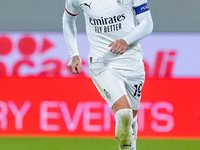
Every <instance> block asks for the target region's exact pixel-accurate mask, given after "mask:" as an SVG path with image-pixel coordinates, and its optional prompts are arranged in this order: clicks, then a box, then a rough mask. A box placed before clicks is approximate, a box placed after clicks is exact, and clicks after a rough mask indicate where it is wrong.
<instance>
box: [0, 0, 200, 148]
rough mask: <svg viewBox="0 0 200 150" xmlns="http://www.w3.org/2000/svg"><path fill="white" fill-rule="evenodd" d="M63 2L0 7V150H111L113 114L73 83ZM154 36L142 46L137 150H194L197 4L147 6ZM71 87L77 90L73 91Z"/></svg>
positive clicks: (78, 81)
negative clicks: (63, 26) (141, 80)
mask: <svg viewBox="0 0 200 150" xmlns="http://www.w3.org/2000/svg"><path fill="white" fill-rule="evenodd" d="M64 3H65V1H64V0H59V1H49V0H40V1H33V0H17V1H13V0H6V1H5V0H0V85H1V86H0V149H1V150H11V149H12V150H13V149H14V150H36V149H40V150H47V149H48V150H68V149H70V150H78V149H82V150H86V149H87V150H92V149H95V150H100V149H105V150H111V149H113V150H114V149H118V148H117V145H116V141H115V139H114V123H115V122H114V118H113V114H112V111H111V110H110V108H109V107H108V105H107V104H106V103H105V102H104V101H103V99H102V98H101V96H100V95H99V94H98V92H97V91H96V89H95V87H94V86H93V84H92V82H91V79H90V77H89V74H88V69H87V67H88V63H87V54H88V51H89V44H88V41H87V37H86V34H85V23H84V17H83V14H82V13H80V15H79V16H78V18H77V28H78V47H79V50H80V56H81V57H82V60H83V72H82V73H81V74H79V75H76V76H72V75H71V74H70V73H69V70H68V69H67V63H68V61H69V59H70V56H69V53H68V50H67V46H66V43H65V41H64V38H63V35H62V14H63V11H64ZM148 3H149V7H150V10H151V13H152V17H153V21H154V31H153V33H152V34H151V35H150V36H148V37H146V38H145V39H143V40H142V41H141V43H142V47H143V50H144V53H145V55H144V64H145V69H146V73H147V74H146V83H145V85H144V89H143V96H142V101H141V106H140V111H139V117H138V123H139V134H138V143H137V149H138V150H158V149H159V150H160V149H161V150H200V92H199V89H200V59H199V58H200V19H199V14H200V9H199V6H200V1H199V0H192V1H186V0H176V1H174V0H167V1H164V0H159V1H152V0H149V1H148ZM77 87H78V88H77Z"/></svg>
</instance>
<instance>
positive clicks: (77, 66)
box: [67, 56, 82, 74]
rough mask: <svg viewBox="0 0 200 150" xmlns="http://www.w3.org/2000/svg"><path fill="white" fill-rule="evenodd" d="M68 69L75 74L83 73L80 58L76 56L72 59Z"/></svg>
mask: <svg viewBox="0 0 200 150" xmlns="http://www.w3.org/2000/svg"><path fill="white" fill-rule="evenodd" d="M67 66H68V68H69V70H70V71H71V73H73V74H78V73H80V72H81V69H82V62H81V58H80V57H79V56H74V57H72V58H71V59H70V61H69V63H68V65H67Z"/></svg>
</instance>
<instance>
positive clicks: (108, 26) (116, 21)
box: [89, 14, 126, 33]
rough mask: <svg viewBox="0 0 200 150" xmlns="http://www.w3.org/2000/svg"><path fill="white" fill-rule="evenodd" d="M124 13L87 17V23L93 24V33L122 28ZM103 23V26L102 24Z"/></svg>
mask: <svg viewBox="0 0 200 150" xmlns="http://www.w3.org/2000/svg"><path fill="white" fill-rule="evenodd" d="M125 19H126V17H125V14H121V15H117V16H113V17H107V18H106V17H101V18H98V19H96V18H89V23H90V24H91V25H93V26H95V33H103V32H104V33H106V32H112V31H118V30H121V29H122V24H121V23H120V22H121V21H123V20H125ZM102 25H103V26H102Z"/></svg>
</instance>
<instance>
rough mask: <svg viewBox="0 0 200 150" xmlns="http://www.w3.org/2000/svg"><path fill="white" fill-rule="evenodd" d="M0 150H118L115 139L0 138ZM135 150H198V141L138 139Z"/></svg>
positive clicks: (199, 141)
mask: <svg viewBox="0 0 200 150" xmlns="http://www.w3.org/2000/svg"><path fill="white" fill-rule="evenodd" d="M0 150H118V147H117V144H116V141H115V139H96V138H95V139H89V138H30V137H27V138H26V137H23V138H22V137H20V138H14V137H12V138H11V137H1V138H0ZM137 150H200V140H158V139H157V140H156V139H151V140H150V139H138V141H137Z"/></svg>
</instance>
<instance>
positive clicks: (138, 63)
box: [63, 0, 153, 150]
mask: <svg viewBox="0 0 200 150" xmlns="http://www.w3.org/2000/svg"><path fill="white" fill-rule="evenodd" d="M80 11H83V13H84V16H85V23H86V32H87V36H88V39H89V43H90V51H89V55H88V62H89V72H90V76H91V78H92V80H93V82H94V84H95V86H96V87H97V89H98V91H99V92H100V94H101V95H102V97H103V98H104V99H105V100H106V102H107V103H108V104H109V105H110V107H111V108H112V110H113V112H114V114H115V120H116V126H115V136H116V139H117V143H118V146H119V149H120V150H136V139H137V113H138V109H139V104H140V99H141V91H142V87H143V84H144V79H145V71H144V64H143V62H142V55H143V52H142V49H141V46H140V42H139V40H140V39H142V38H144V37H146V36H147V35H149V34H150V33H151V32H152V30H153V22H152V18H151V14H150V11H149V7H148V5H147V0H66V3H65V11H64V14H63V33H64V37H65V40H66V43H67V45H68V49H69V53H70V56H71V60H70V62H69V64H68V67H69V69H70V71H71V72H72V73H73V74H78V73H80V72H81V68H82V64H81V58H80V57H79V51H78V49H77V29H76V24H75V20H76V16H77V15H78V14H79V12H80Z"/></svg>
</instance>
